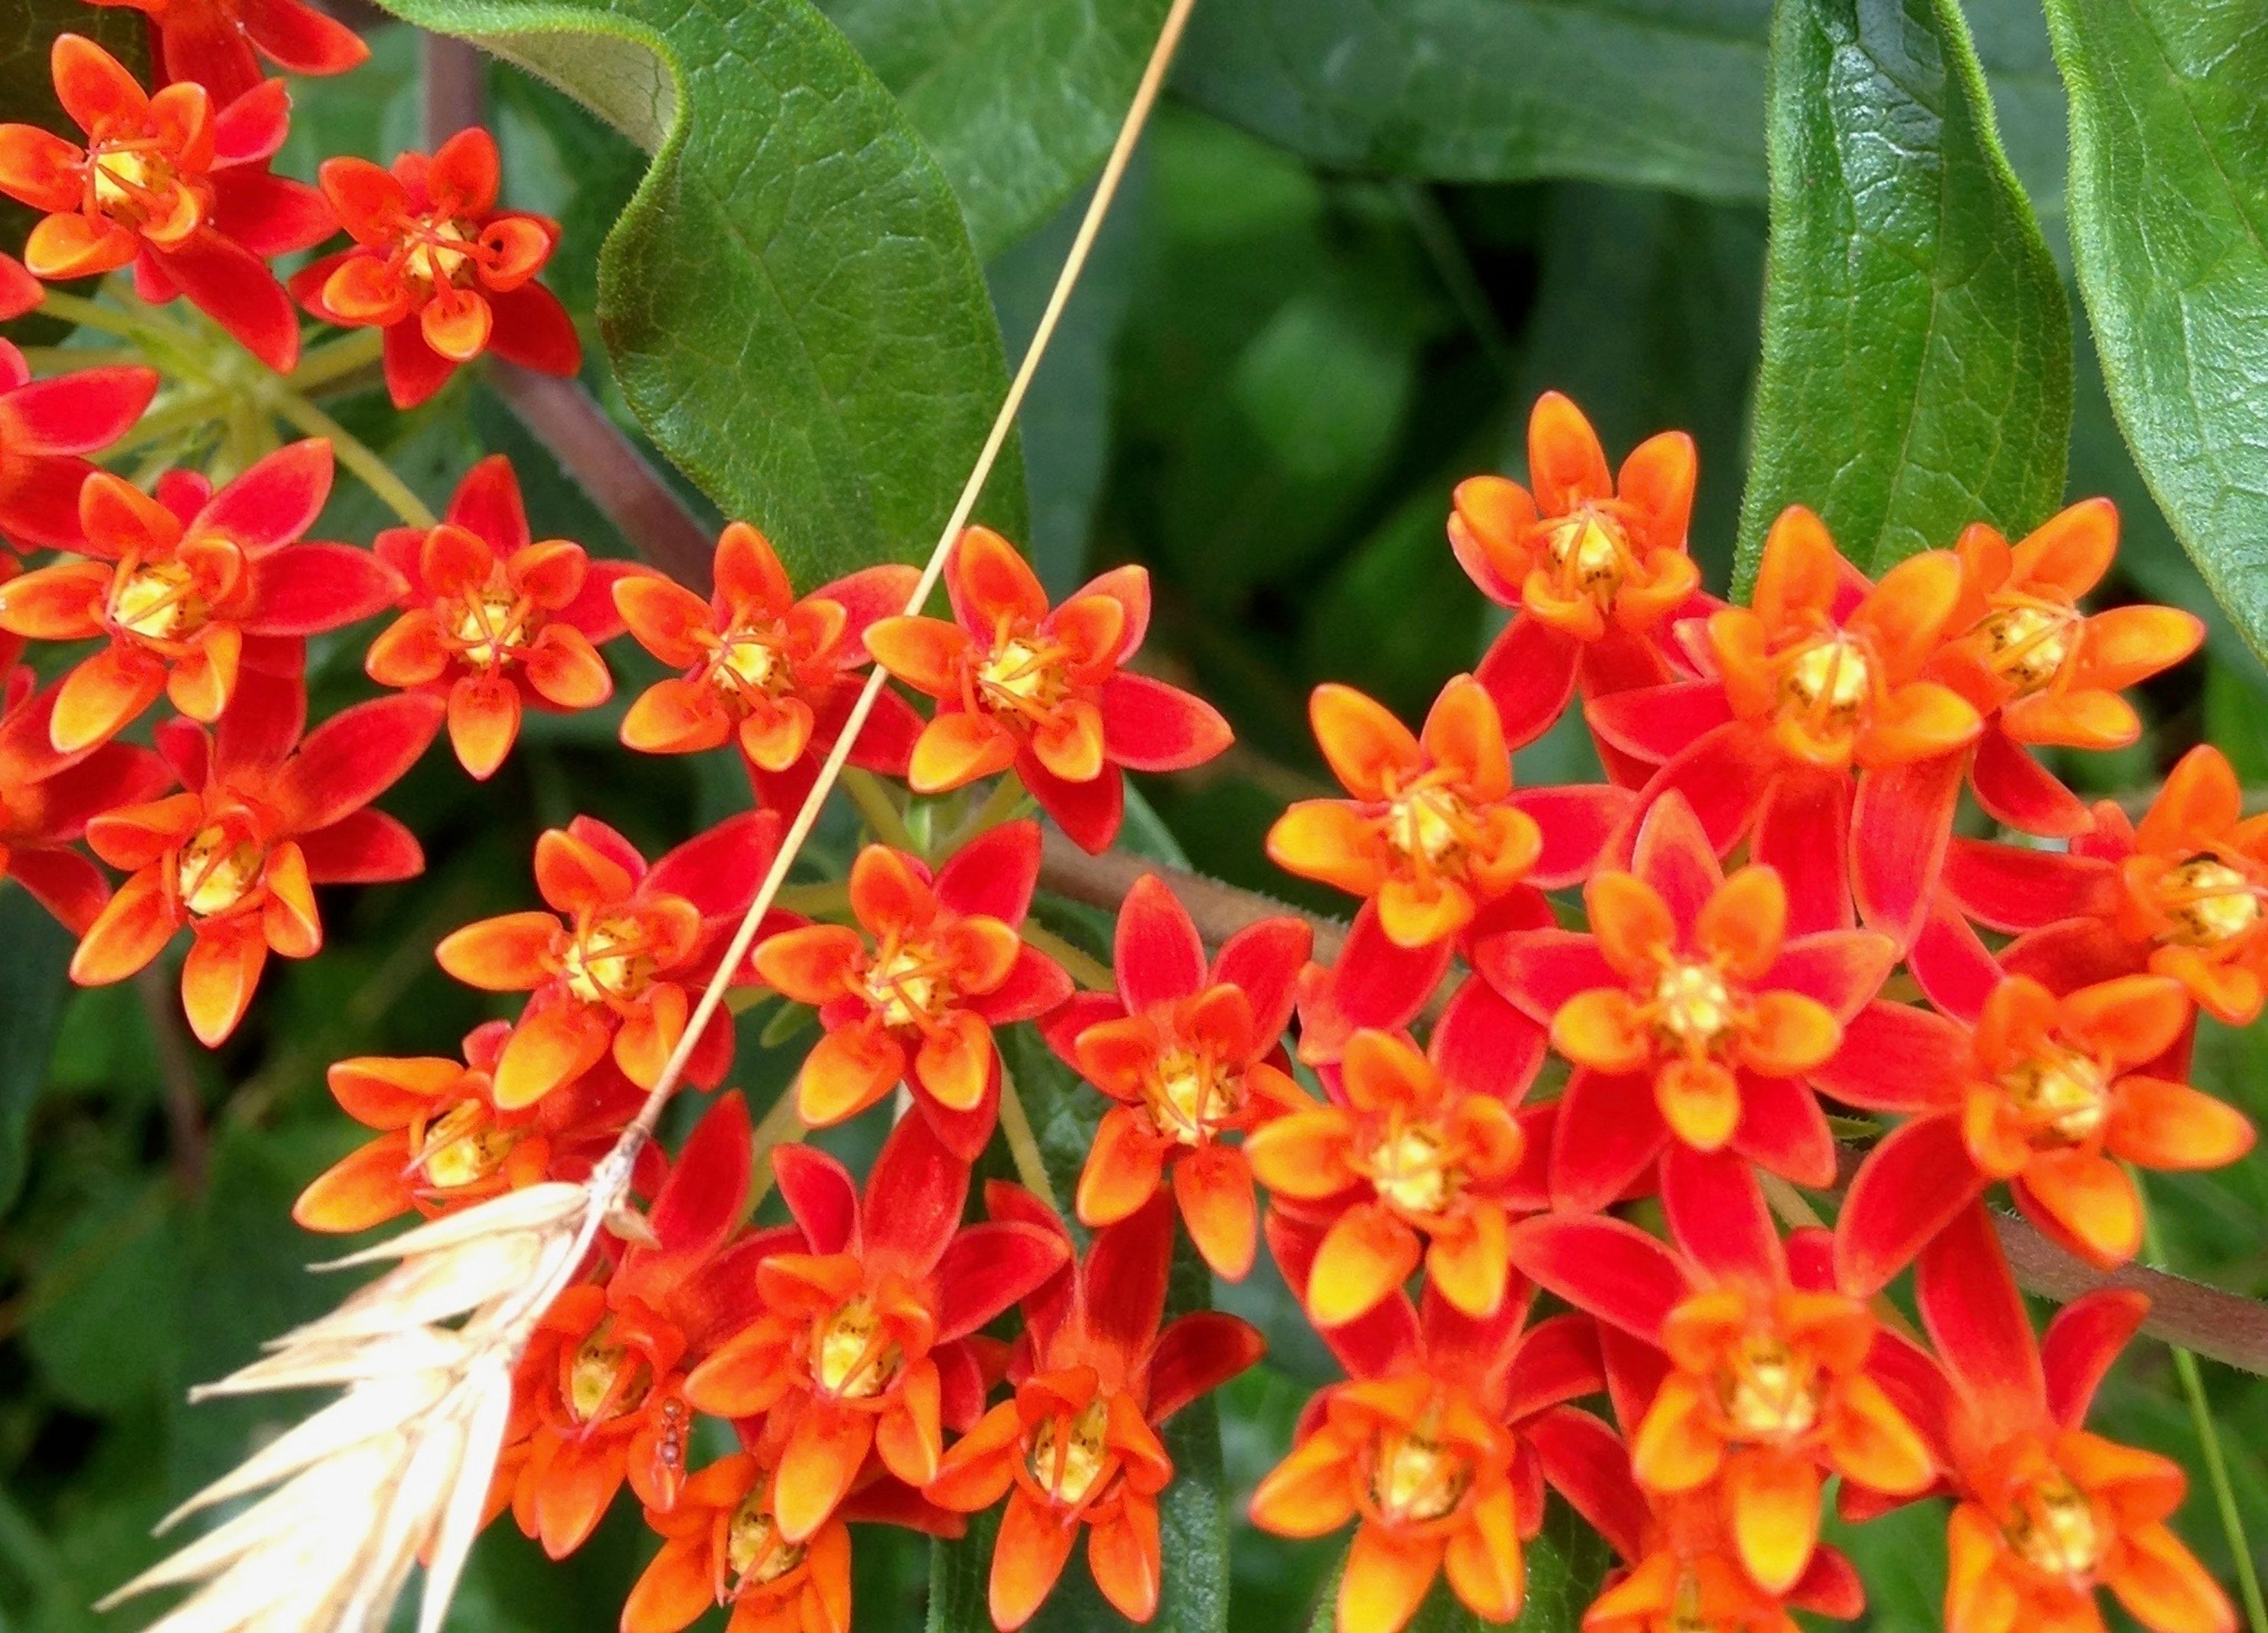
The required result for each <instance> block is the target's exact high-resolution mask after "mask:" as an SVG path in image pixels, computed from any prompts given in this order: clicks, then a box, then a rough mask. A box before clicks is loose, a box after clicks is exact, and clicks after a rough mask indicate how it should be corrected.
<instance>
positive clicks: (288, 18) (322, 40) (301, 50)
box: [94, 0, 370, 102]
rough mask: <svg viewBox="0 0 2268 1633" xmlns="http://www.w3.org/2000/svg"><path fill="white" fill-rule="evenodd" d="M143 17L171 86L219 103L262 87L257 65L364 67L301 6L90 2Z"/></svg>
mask: <svg viewBox="0 0 2268 1633" xmlns="http://www.w3.org/2000/svg"><path fill="white" fill-rule="evenodd" d="M94 3H95V4H97V5H130V6H132V7H133V8H134V9H135V10H136V11H141V12H144V13H145V14H147V16H148V17H149V19H150V25H151V29H152V30H153V31H154V32H155V33H156V34H157V43H158V56H159V57H160V58H161V59H162V60H163V61H164V63H165V67H166V78H167V79H169V80H185V79H193V80H195V82H196V83H197V84H199V85H203V86H204V87H205V89H206V90H208V91H210V92H212V93H213V96H214V99H216V100H218V101H223V102H225V101H227V100H228V99H230V98H231V97H234V96H240V95H241V94H243V93H244V92H247V91H249V90H251V89H252V88H253V87H254V85H258V84H259V83H260V74H261V66H260V61H261V57H265V58H267V59H268V60H269V62H271V63H275V64H276V67H278V68H280V69H283V70H284V71H285V72H287V73H293V74H343V73H345V72H346V71H347V70H349V69H350V68H354V67H356V66H357V65H358V64H360V63H366V62H368V61H369V60H370V48H369V47H368V46H366V45H365V44H364V43H363V40H362V36H361V35H360V34H357V33H355V31H354V30H353V29H351V28H349V27H348V26H346V25H345V24H344V23H342V22H338V21H336V20H335V19H334V18H330V17H328V16H326V15H325V14H324V13H322V12H321V11H317V10H316V9H315V8H314V7H313V6H312V5H308V4H306V3H305V0H94Z"/></svg>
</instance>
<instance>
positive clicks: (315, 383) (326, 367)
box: [284, 329, 386, 396]
mask: <svg viewBox="0 0 2268 1633" xmlns="http://www.w3.org/2000/svg"><path fill="white" fill-rule="evenodd" d="M385 346H386V331H385V330H384V329H355V330H352V331H351V332H350V333H349V334H347V335H342V337H341V338H339V339H337V340H335V341H332V342H328V344H326V345H321V346H318V347H316V348H315V349H314V350H313V351H311V352H308V353H307V354H306V356H305V357H301V358H300V359H299V366H298V368H296V369H294V370H292V371H291V374H290V375H289V376H288V377H287V378H286V379H285V380H284V384H285V385H287V386H290V387H291V389H292V390H293V391H296V392H298V394H300V395H302V396H305V395H306V394H308V393H310V392H313V391H316V390H318V389H320V387H322V386H328V385H330V384H331V383H332V382H333V381H334V380H339V379H344V378H345V377H346V376H348V375H350V374H352V373H353V372H354V371H356V370H357V369H365V368H368V367H369V366H370V365H371V364H373V363H376V362H377V361H378V360H379V357H380V356H382V355H383V354H384V351H385Z"/></svg>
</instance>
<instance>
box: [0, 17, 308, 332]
mask: <svg viewBox="0 0 2268 1633" xmlns="http://www.w3.org/2000/svg"><path fill="white" fill-rule="evenodd" d="M50 55H51V60H52V64H53V69H54V73H55V95H56V97H57V98H58V99H60V100H61V101H62V103H63V111H64V112H65V113H67V114H70V118H71V121H72V122H73V123H75V124H77V126H78V127H79V129H80V130H81V131H82V132H84V133H85V137H86V145H85V147H81V146H79V145H78V144H77V143H72V142H68V141H65V140H64V139H63V137H61V136H55V135H53V134H51V133H49V132H48V131H45V130H42V129H39V128H38V127H37V126H34V125H0V193H5V194H8V195H11V196H12V197H14V198H18V199H20V200H21V201H23V202H25V203H26V204H29V205H30V206H31V207H32V208H33V210H41V211H44V212H46V213H45V214H44V215H43V217H42V218H41V219H40V223H39V224H37V225H36V226H34V227H33V229H32V235H31V237H30V238H29V239H26V241H25V245H24V261H25V264H26V266H27V267H28V268H30V269H31V270H32V271H33V273H35V274H37V275H38V276H40V277H42V278H50V279H55V278H82V277H88V276H92V275H94V274H97V273H102V272H114V271H117V270H118V269H119V268H123V267H127V266H131V267H132V268H134V277H135V289H136V293H138V294H139V295H140V296H141V297H142V298H144V299H145V300H151V301H168V300H171V299H173V298H174V297H175V296H176V295H187V296H188V298H189V301H190V303H191V304H192V305H195V306H196V307H197V308H198V309H199V310H201V311H203V313H205V314H206V315H207V316H209V317H210V318H211V319H212V320H213V321H214V322H216V323H217V324H219V325H220V326H221V327H222V328H224V329H225V330H227V331H228V333H229V334H231V335H233V336H235V338H236V339H237V340H238V341H239V342H241V343H242V344H243V345H244V347H245V348H246V349H247V350H249V351H250V352H251V353H252V354H253V355H254V357H258V358H259V359H260V360H261V362H262V363H265V364H268V366H269V367H270V368H272V369H274V370H276V371H277V372H279V373H286V372H289V371H290V370H291V366H292V365H293V364H295V363H296V362H298V357H299V326H298V322H297V321H296V320H294V318H293V316H292V313H291V301H290V299H289V298H287V297H286V296H285V295H284V288H283V285H281V284H279V283H276V275H275V274H274V273H272V272H270V271H269V269H268V266H267V258H268V257H270V256H275V255H283V254H291V253H293V252H295V251H298V250H303V249H306V248H309V247H311V246H313V245H316V244H319V243H320V242H321V241H322V240H323V239H326V238H328V237H329V236H330V235H331V233H332V232H334V231H335V230H336V224H335V222H334V221H333V219H332V217H331V212H330V210H329V208H328V206H327V205H326V204H325V203H324V202H323V200H322V197H321V195H320V194H318V193H317V192H316V191H315V190H314V189H313V188H310V187H307V186H306V185H304V184H303V183H300V182H297V181H290V180H284V178H282V177H280V176H275V175H271V174H269V169H268V161H269V159H270V158H272V157H274V155H275V153H276V149H278V148H279V147H281V146H282V145H283V143H284V132H285V127H286V125H287V124H288V122H289V120H290V115H291V97H290V95H289V93H288V92H286V91H285V89H284V82H283V81H282V80H280V79H272V80H269V81H268V82H266V83H265V84H259V85H244V86H242V87H239V89H238V90H235V91H232V92H229V97H230V99H229V100H228V102H227V103H226V105H225V107H219V108H218V109H216V108H215V107H214V103H215V100H216V98H217V95H218V94H219V93H218V92H209V91H208V90H207V89H206V87H204V86H203V85H197V84H195V83H194V82H193V81H190V80H186V79H176V80H175V82H174V83H173V84H172V85H166V87H165V88H164V89H162V90H160V91H158V92H155V93H154V94H153V93H151V92H146V91H144V89H143V88H142V86H141V85H139V84H137V83H136V80H135V78H134V76H133V75H132V74H129V73H128V72H127V71H126V70H125V68H124V67H123V66H122V65H121V64H120V63H119V62H118V60H117V59H116V58H115V57H114V56H112V55H110V54H109V53H108V52H107V51H105V50H104V49H103V48H101V47H100V46H99V45H96V44H95V43H94V42H93V41H92V40H85V39H82V38H81V37H80V36H78V35H77V34H58V35H56V36H55V46H54V48H53V50H52V52H51V54H50Z"/></svg>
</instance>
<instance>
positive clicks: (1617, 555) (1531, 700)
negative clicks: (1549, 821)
mask: <svg viewBox="0 0 2268 1633" xmlns="http://www.w3.org/2000/svg"><path fill="white" fill-rule="evenodd" d="M1697 469H1698V462H1697V459H1696V457H1695V454H1694V451H1693V439H1692V438H1690V437H1688V436H1687V435H1686V434H1685V433H1684V432H1683V431H1663V432H1662V433H1661V434H1660V435H1659V436H1655V437H1650V438H1647V439H1646V441H1645V442H1643V443H1640V444H1639V445H1638V447H1637V448H1636V449H1635V450H1634V451H1633V452H1631V456H1630V458H1629V459H1627V460H1624V462H1623V467H1622V470H1621V472H1620V474H1613V473H1610V472H1609V470H1608V468H1607V455H1606V450H1605V449H1603V448H1602V447H1601V446H1600V445H1599V438H1598V433H1597V432H1595V431H1594V430H1592V429H1591V423H1590V421H1588V420H1587V419H1586V418H1584V417H1583V411H1582V410H1581V409H1580V408H1577V407H1576V406H1575V405H1574V404H1573V403H1572V402H1571V401H1568V400H1567V399H1566V398H1565V397H1563V396H1561V395H1560V394H1558V393H1557V392H1556V391H1549V392H1545V393H1544V394H1543V395H1542V396H1541V397H1538V398H1537V399H1536V400H1535V408H1533V409H1532V410H1530V412H1529V414H1528V482H1529V484H1530V485H1529V486H1528V487H1526V488H1523V487H1521V485H1520V484H1519V483H1518V482H1512V481H1509V480H1507V479H1506V478H1505V477H1502V476H1474V477H1469V478H1468V479H1467V480H1465V481H1464V482H1459V483H1458V484H1457V490H1456V495H1455V498H1454V509H1453V510H1452V511H1451V513H1450V516H1449V544H1450V548H1452V549H1454V551H1455V552H1456V556H1457V561H1458V563H1459V564H1460V565H1462V567H1463V568H1464V570H1465V572H1466V574H1467V575H1468V576H1469V577H1470V578H1471V579H1472V581H1473V583H1474V584H1475V585H1477V586H1479V589H1480V592H1481V593H1482V594H1484V595H1485V596H1487V597H1488V598H1489V600H1491V601H1494V602H1495V603H1496V604H1497V605H1498V606H1499V607H1512V608H1513V609H1514V610H1513V617H1512V622H1510V623H1509V624H1507V625H1506V627H1505V630H1504V633H1503V634H1502V635H1500V636H1498V637H1497V638H1496V641H1495V643H1494V644H1492V645H1491V646H1490V648H1489V651H1488V655H1487V656H1486V657H1485V658H1483V659H1482V660H1481V666H1480V668H1479V670H1478V671H1477V672H1476V676H1475V678H1476V679H1477V680H1479V681H1480V683H1481V684H1482V685H1483V686H1484V687H1486V688H1488V691H1489V695H1490V696H1491V697H1492V698H1493V699H1495V701H1496V705H1497V709H1498V711H1499V713H1500V714H1502V716H1503V717H1504V720H1505V725H1506V730H1507V731H1508V732H1510V733H1511V735H1512V736H1513V738H1515V739H1518V740H1519V741H1521V742H1526V741H1528V739H1531V738H1534V737H1536V736H1539V735H1541V734H1542V732H1543V731H1544V729H1545V728H1546V727H1548V726H1549V725H1550V724H1551V723H1552V722H1553V721H1554V720H1557V718H1558V717H1559V715H1560V713H1561V711H1562V710H1565V708H1566V707H1567V699H1568V697H1569V696H1570V695H1572V693H1573V692H1574V690H1575V688H1576V687H1577V686H1578V684H1580V686H1581V688H1582V690H1583V694H1584V695H1586V696H1601V695H1606V694H1608V693H1610V692H1619V691H1625V690H1628V689H1629V688H1631V687H1638V686H1658V685H1661V683H1663V682H1664V681H1667V680H1673V679H1675V678H1676V677H1677V676H1679V675H1681V674H1683V673H1686V672H1687V669H1688V666H1687V665H1686V664H1685V663H1684V662H1683V660H1682V658H1680V656H1679V654H1678V652H1677V650H1676V648H1675V645H1674V644H1672V643H1671V642H1670V640H1669V639H1668V629H1669V625H1670V624H1671V622H1673V621H1674V620H1675V619H1676V618H1678V617H1681V616H1695V615H1697V614H1701V613H1703V612H1705V611H1706V610H1707V609H1708V607H1710V606H1711V605H1712V603H1710V602H1709V601H1707V600H1705V598H1703V597H1701V596H1700V594H1699V591H1700V587H1701V570H1700V569H1699V567H1698V566H1697V565H1696V564H1695V563H1694V561H1693V558H1692V557H1691V556H1690V555H1687V554H1686V550H1685V533H1686V527H1687V525H1688V523H1689V522H1690V520H1691V519H1692V513H1693V486H1694V482H1695V479H1696V476H1697ZM1644 780H1645V778H1644V777H1643V776H1640V777H1638V781H1639V782H1643V781H1644Z"/></svg>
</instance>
